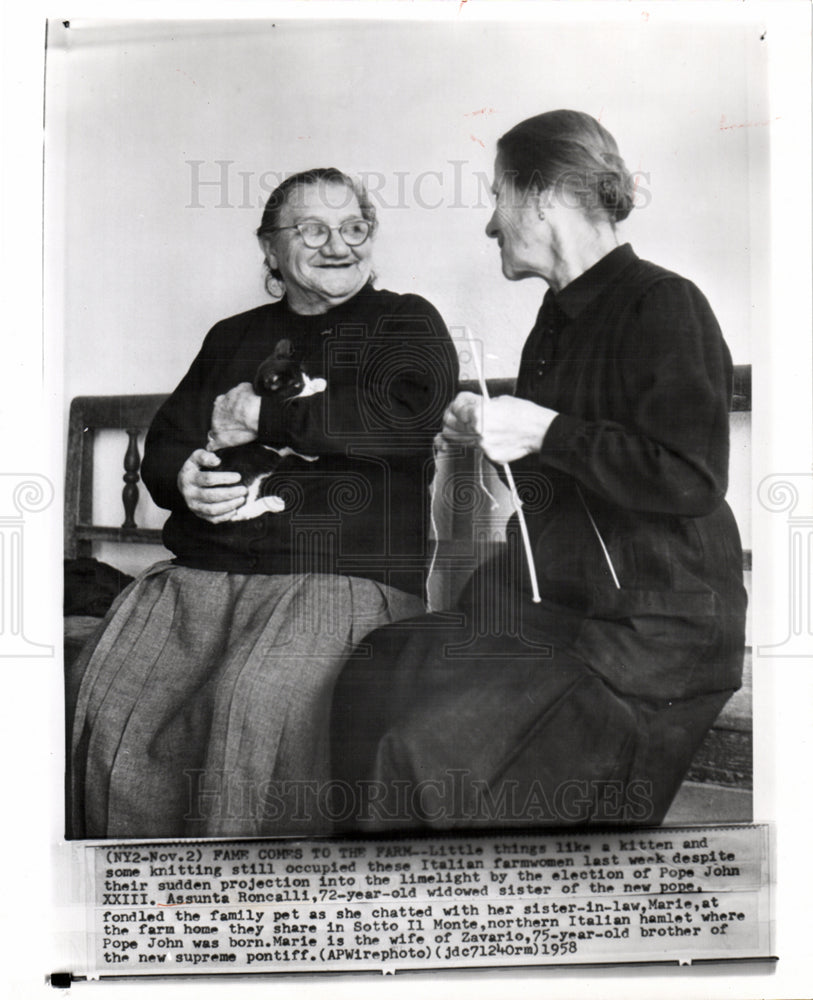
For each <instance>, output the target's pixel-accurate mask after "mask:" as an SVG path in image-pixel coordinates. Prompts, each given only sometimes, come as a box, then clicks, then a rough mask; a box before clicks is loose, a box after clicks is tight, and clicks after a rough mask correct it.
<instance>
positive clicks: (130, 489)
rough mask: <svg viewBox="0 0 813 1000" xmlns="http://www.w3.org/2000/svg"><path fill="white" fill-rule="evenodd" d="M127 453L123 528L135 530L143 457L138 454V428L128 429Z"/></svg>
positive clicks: (123, 491) (125, 460) (123, 494)
mask: <svg viewBox="0 0 813 1000" xmlns="http://www.w3.org/2000/svg"><path fill="white" fill-rule="evenodd" d="M127 437H128V439H129V440H128V442H127V451H126V452H125V454H124V469H125V472H124V483H125V486H124V489H123V490H122V491H121V498H122V500H123V501H124V524H123V525H122V528H135V527H136V523H135V509H136V504H137V503H138V485H137V484H138V480H139V475H138V472H139V469H140V468H141V455H140V454H139V453H138V428H137V427H136V428H133V429H131V428H128V429H127Z"/></svg>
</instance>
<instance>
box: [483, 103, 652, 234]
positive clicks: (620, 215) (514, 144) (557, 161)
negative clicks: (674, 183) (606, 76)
mask: <svg viewBox="0 0 813 1000" xmlns="http://www.w3.org/2000/svg"><path fill="white" fill-rule="evenodd" d="M497 150H498V152H499V153H500V155H501V157H502V164H503V167H504V169H505V170H506V171H507V172H508V174H509V175H510V176H511V177H512V178H513V180H514V183H515V184H516V185H517V187H518V188H519V189H520V190H521V191H528V190H531V189H533V190H537V191H547V190H556V191H560V192H564V193H572V194H573V195H574V196H575V197H576V198H577V199H578V203H579V204H580V205H581V206H582V207H583V208H584V210H585V211H586V212H587V214H588V215H590V216H591V217H593V218H596V217H603V218H606V219H607V220H608V221H609V222H611V223H612V224H613V225H614V224H615V223H616V222H621V221H622V220H623V219H626V217H627V216H628V215H629V214H630V212H631V211H632V209H633V207H634V196H635V182H634V180H633V178H632V175H631V174H630V172H629V170H627V167H626V164H625V163H624V161H623V159H622V158H621V156H620V155H619V152H618V146H617V144H616V141H615V139H614V138H613V137H612V135H610V133H609V132H608V131H607V129H606V128H604V126H603V125H601V124H600V123H599V122H598V121H596V119H595V118H592V117H591V116H590V115H587V114H585V113H584V112H582V111H564V110H563V111H546V112H545V113H544V114H541V115H535V116H534V117H533V118H527V119H526V120H525V121H523V122H520V123H519V124H518V125H515V126H514V127H513V128H512V129H510V130H509V131H508V132H506V133H505V135H504V136H503V137H502V138H501V139H500V140H499V141H498V142H497Z"/></svg>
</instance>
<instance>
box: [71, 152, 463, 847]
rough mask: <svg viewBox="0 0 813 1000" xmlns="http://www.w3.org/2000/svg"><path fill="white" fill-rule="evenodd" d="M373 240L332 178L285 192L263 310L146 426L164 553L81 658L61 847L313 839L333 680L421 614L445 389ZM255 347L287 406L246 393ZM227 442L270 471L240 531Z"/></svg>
mask: <svg viewBox="0 0 813 1000" xmlns="http://www.w3.org/2000/svg"><path fill="white" fill-rule="evenodd" d="M375 228H376V219H375V211H374V208H373V206H372V205H371V204H370V202H369V199H368V197H367V196H366V193H365V192H364V190H363V189H362V188H361V187H359V186H357V185H355V184H354V182H353V181H352V180H351V179H350V178H349V177H347V176H346V175H345V174H343V173H341V172H339V171H338V170H335V169H320V170H310V171H307V172H305V173H301V174H296V175H294V176H291V177H289V178H287V179H286V180H285V181H284V182H283V183H282V184H281V185H280V186H279V188H278V189H277V190H276V191H275V192H274V193H273V194H272V195H271V197H270V198H269V200H268V204H267V206H266V208H265V212H264V214H263V217H262V223H261V225H260V227H259V229H258V231H257V235H258V238H259V240H260V244H261V246H262V249H263V252H264V255H265V262H266V267H267V272H268V273H267V277H266V287H267V288H268V290H269V292H270V293H271V294H272V295H273V297H274V298H276V300H277V301H275V302H273V303H271V304H267V305H263V306H260V307H259V308H256V309H252V310H250V311H249V312H246V313H242V314H240V315H238V316H233V317H231V318H230V319H226V320H223V321H221V322H220V323H218V324H217V325H216V326H214V327H213V329H212V330H211V331H210V332H209V334H208V336H207V337H206V339H205V340H204V342H203V345H202V347H201V350H200V352H199V354H198V356H197V358H196V359H195V360H194V362H193V363H192V366H191V368H190V369H189V371H188V372H187V374H186V375H185V376H184V378H183V379H182V380H181V382H180V384H179V385H178V387H177V389H176V390H175V391H174V392H173V393H172V395H171V396H170V397H169V399H168V400H167V402H166V403H165V404H164V405H163V406H162V407H161V409H160V410H159V412H158V414H157V415H156V417H155V420H154V421H153V424H152V426H151V428H150V430H149V433H148V435H147V440H146V445H145V454H144V462H143V467H142V474H143V479H144V482H145V484H146V485H147V488H148V489H149V491H150V493H151V495H152V497H153V498H154V500H155V501H156V503H157V504H158V505H159V506H161V507H164V508H166V509H168V510H169V511H170V516H169V519H168V520H167V522H166V525H165V527H164V543H165V545H166V546H167V548H169V549H170V550H171V551H172V552H173V554H174V556H175V559H174V560H173V561H172V562H164V563H160V564H158V565H157V566H154V567H152V568H151V569H150V570H148V571H147V572H146V573H144V574H142V576H141V577H140V578H139V579H138V580H136V582H135V583H134V584H133V585H131V587H130V588H129V589H128V590H127V591H126V592H125V593H124V594H123V595H122V596H121V598H120V599H119V601H118V602H117V604H116V605H115V606H114V608H113V609H112V610H111V613H110V615H109V616H108V619H107V622H106V628H105V629H104V630H103V632H102V634H101V636H100V638H99V639H98V640H97V641H96V643H95V645H92V647H91V648H90V649H86V650H85V651H84V652H83V655H82V658H81V661H80V664H79V669H80V670H83V671H84V675H83V680H82V684H81V688H80V691H79V697H78V705H77V709H76V714H75V722H74V729H73V760H72V784H73V817H74V829H73V831H72V833H73V835H74V836H87V837H170V836H172V837H175V836H234V835H236V836H246V835H270V834H276V833H289V832H299V833H319V832H325V830H327V829H329V828H330V825H329V822H328V819H327V811H326V810H327V806H326V803H325V802H324V801H322V798H321V797H320V796H321V788H322V785H323V783H324V782H325V781H326V780H327V778H328V777H329V775H330V763H329V740H328V733H329V708H330V699H331V694H332V688H333V683H334V680H335V677H336V675H337V673H338V671H339V669H340V667H341V665H342V663H343V661H344V658H345V657H346V655H347V654H348V652H349V651H350V649H351V648H352V647H353V645H354V644H355V643H357V642H358V641H359V640H360V639H362V638H363V636H364V635H365V634H366V633H367V632H369V631H370V630H371V629H373V628H375V627H377V626H379V625H383V624H386V623H389V622H393V621H397V620H399V619H402V618H406V617H409V616H414V615H416V614H418V613H420V612H421V611H422V610H423V600H422V597H423V593H424V585H425V567H426V562H427V560H426V549H427V545H428V538H427V535H428V531H427V523H428V515H427V497H428V486H429V482H430V479H431V476H432V441H433V438H434V436H435V434H436V433H437V432H438V431H439V429H440V427H441V425H442V416H443V412H444V408H445V407H446V405H447V404H448V402H449V400H450V399H451V398H452V396H453V394H454V389H455V385H456V379H457V357H456V353H455V350H454V347H453V345H452V342H451V339H450V338H449V335H448V332H447V330H446V327H445V325H444V323H443V320H442V319H441V317H440V316H439V314H438V313H437V311H436V310H435V309H434V308H433V307H432V306H431V305H430V304H429V303H428V302H427V301H426V300H424V299H422V298H420V297H419V296H417V295H397V294H394V293H393V292H389V291H383V290H377V289H375V288H374V287H373V281H372V271H371V263H372V250H373V240H372V237H373V236H374V233H375ZM275 353H276V355H277V356H279V357H280V358H281V360H282V361H283V368H284V369H286V370H288V369H291V368H293V369H294V370H295V378H296V385H297V386H301V385H302V384H303V382H304V383H305V384H307V385H308V386H309V387H310V388H309V391H308V392H300V393H297V394H295V395H291V394H286V393H276V392H269V393H268V394H264V393H263V392H257V391H255V389H256V388H258V387H257V384H256V382H255V374H256V373H257V370H258V368H259V366H260V365H261V364H262V363H263V362H264V361H265V359H267V358H269V357H274V356H275ZM207 442H208V445H207ZM248 443H253V444H254V445H255V446H256V445H257V444H259V445H261V446H265V448H266V449H267V450H270V449H274V450H275V451H274V454H275V455H276V456H279V459H280V465H279V467H278V468H277V470H276V472H275V473H274V474H273V475H272V476H271V477H270V479H269V480H268V486H267V487H265V488H264V492H265V493H267V494H269V495H273V498H274V500H275V504H274V505H272V506H269V507H267V508H265V509H263V510H262V512H260V513H259V514H257V516H246V515H247V513H253V512H254V511H253V509H252V510H251V511H249V510H248V502H247V492H248V485H247V484H246V483H245V482H243V481H241V478H240V475H239V474H238V473H237V472H235V471H232V470H231V469H230V468H229V464H228V462H227V461H226V458H225V454H226V453H224V452H222V451H221V449H223V448H234V449H236V450H237V451H239V449H240V446H243V445H246V444H248ZM261 499H262V498H261Z"/></svg>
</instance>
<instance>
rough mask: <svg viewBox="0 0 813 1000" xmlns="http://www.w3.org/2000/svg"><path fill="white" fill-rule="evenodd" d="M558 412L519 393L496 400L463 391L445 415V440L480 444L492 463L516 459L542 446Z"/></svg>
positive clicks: (443, 433)
mask: <svg viewBox="0 0 813 1000" xmlns="http://www.w3.org/2000/svg"><path fill="white" fill-rule="evenodd" d="M555 417H556V411H555V410H550V409H548V408H547V407H545V406H538V405H537V404H536V403H532V402H530V400H527V399H518V398H517V397H516V396H497V397H495V398H493V399H489V398H485V397H483V396H478V395H476V394H475V393H473V392H461V393H459V394H458V395H457V396H456V397H455V399H453V400H452V402H451V404H450V405H449V407H448V408H447V410H446V413H445V414H444V417H443V431H442V437H443V440H444V441H445V442H448V443H450V444H451V443H454V444H464V445H472V446H473V445H476V446H478V447H479V448H481V449H482V451H483V453H484V454H485V455H486V457H487V458H489V459H490V460H491V461H492V462H495V463H496V464H498V465H504V464H505V463H506V462H515V461H516V460H517V459H519V458H524V457H525V456H526V455H530V454H532V453H533V452H537V451H539V450H540V448H541V447H542V441H543V439H544V437H545V434H546V433H547V431H548V428H549V427H550V425H551V423H552V422H553V420H554V418H555Z"/></svg>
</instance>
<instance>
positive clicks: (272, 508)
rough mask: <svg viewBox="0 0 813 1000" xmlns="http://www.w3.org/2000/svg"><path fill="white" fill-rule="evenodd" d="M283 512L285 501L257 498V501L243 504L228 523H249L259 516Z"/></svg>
mask: <svg viewBox="0 0 813 1000" xmlns="http://www.w3.org/2000/svg"><path fill="white" fill-rule="evenodd" d="M283 510H285V501H284V500H283V499H282V497H274V496H271V497H259V498H258V499H257V500H250V501H249V502H248V503H244V504H243V506H242V507H238V508H237V510H236V511H235V512H234V513H233V514H232V516H231V517H230V518H229V520H230V521H250V520H251V519H252V518H254V517H259V516H260V515H261V514H279V513H281V512H282V511H283Z"/></svg>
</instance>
